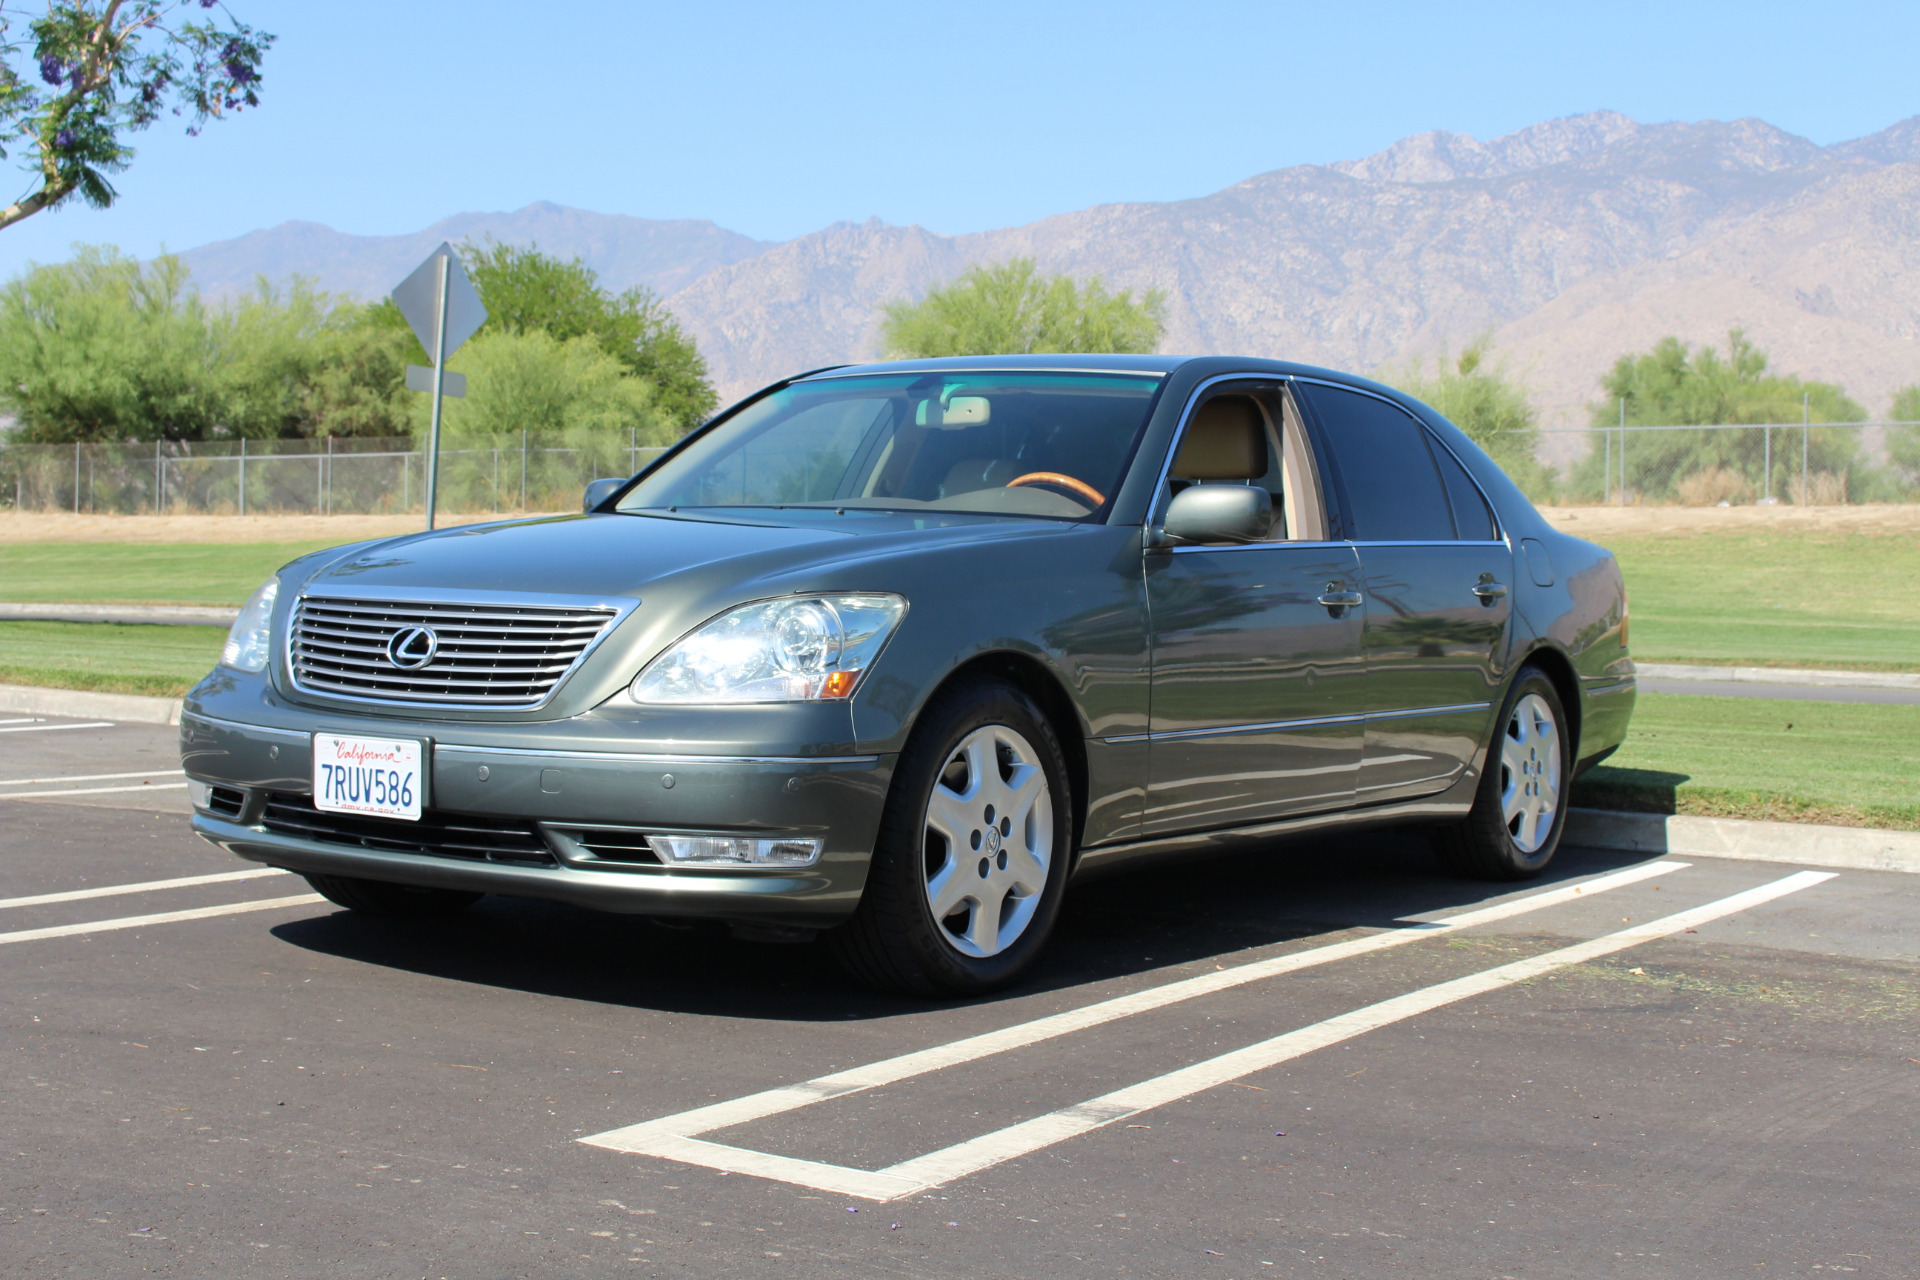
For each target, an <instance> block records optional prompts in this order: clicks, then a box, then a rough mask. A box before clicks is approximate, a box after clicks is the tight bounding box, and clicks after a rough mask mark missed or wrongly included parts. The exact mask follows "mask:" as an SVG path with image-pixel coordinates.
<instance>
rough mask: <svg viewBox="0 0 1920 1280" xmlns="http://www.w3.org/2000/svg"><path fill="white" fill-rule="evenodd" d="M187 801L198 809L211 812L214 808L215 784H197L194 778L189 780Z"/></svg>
mask: <svg viewBox="0 0 1920 1280" xmlns="http://www.w3.org/2000/svg"><path fill="white" fill-rule="evenodd" d="M187 799H189V800H191V801H192V802H193V807H194V808H196V809H200V810H203V811H207V810H211V809H212V808H213V784H212V783H210V782H195V781H194V780H193V779H192V778H188V779H187Z"/></svg>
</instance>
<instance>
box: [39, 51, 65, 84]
mask: <svg viewBox="0 0 1920 1280" xmlns="http://www.w3.org/2000/svg"><path fill="white" fill-rule="evenodd" d="M66 75H67V68H66V66H65V64H63V63H62V62H61V61H60V59H58V58H56V57H54V56H53V55H52V54H48V55H47V56H46V57H44V58H42V59H40V78H41V79H42V80H45V81H46V82H47V83H48V84H54V85H57V84H59V83H60V82H61V81H62V80H64V79H66Z"/></svg>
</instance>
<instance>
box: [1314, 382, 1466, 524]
mask: <svg viewBox="0 0 1920 1280" xmlns="http://www.w3.org/2000/svg"><path fill="white" fill-rule="evenodd" d="M1300 389H1301V390H1302V391H1304V392H1305V393H1306V396H1307V399H1308V401H1309V403H1310V404H1311V405H1312V406H1313V410H1314V413H1315V415H1316V416H1317V417H1318V418H1319V420H1320V425H1321V428H1322V434H1323V435H1324V436H1325V438H1326V443H1327V448H1328V450H1329V451H1330V452H1331V453H1332V454H1333V461H1334V465H1335V466H1336V467H1337V468H1338V469H1339V472H1340V482H1341V488H1342V489H1343V490H1344V491H1345V494H1346V517H1347V537H1349V538H1352V539H1354V540H1355V541H1358V542H1451V541H1453V539H1454V528H1453V512H1452V510H1451V509H1450V508H1449V507H1448V505H1447V495H1446V490H1445V488H1444V487H1443V486H1442V483H1441V480H1440V472H1439V469H1438V468H1436V467H1435V466H1434V462H1433V455H1432V454H1431V453H1430V452H1428V450H1427V441H1426V434H1427V433H1426V432H1425V431H1423V430H1421V428H1420V424H1419V423H1417V422H1415V421H1414V420H1413V418H1412V417H1411V416H1409V415H1408V414H1406V413H1404V412H1402V411H1401V410H1399V409H1397V408H1395V407H1394V406H1393V405H1391V404H1388V403H1387V402H1386V401H1385V400H1381V399H1378V398H1376V397H1374V396H1370V395H1363V394H1361V393H1360V392H1357V391H1345V390H1342V389H1340V388H1338V387H1327V386H1321V385H1317V384H1315V385H1307V386H1302V387H1301V388H1300Z"/></svg>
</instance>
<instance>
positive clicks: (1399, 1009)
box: [581, 871, 1835, 1201]
mask: <svg viewBox="0 0 1920 1280" xmlns="http://www.w3.org/2000/svg"><path fill="white" fill-rule="evenodd" d="M1834 875H1835V873H1834V872H1831V871H1797V872H1795V873H1794V874H1792V875H1790V876H1786V877H1784V878H1783V879H1780V880H1775V881H1773V882H1772V883H1770V884H1765V885H1761V886H1759V887H1757V888H1753V889H1748V890H1745V891H1744V892H1741V893H1736V894H1733V895H1731V896H1729V897H1725V898H1721V899H1719V900H1717V901H1715V902H1710V903H1707V904H1706V905H1704V906H1700V907H1694V908H1692V909H1690V910H1687V911H1681V912H1676V913H1675V914H1673V915H1670V916H1664V917H1662V918H1660V919H1658V920H1654V921H1650V922H1649V923H1647V924H1643V925H1637V926H1634V927H1633V928H1630V929H1622V930H1619V931H1618V932H1616V933H1610V934H1607V935H1605V936H1603V937H1599V938H1594V939H1591V940H1589V941H1587V942H1580V943H1575V944H1573V945H1572V946H1567V947H1561V948H1559V949H1557V950H1554V951H1549V952H1546V953H1544V954H1542V955H1538V956H1533V957H1531V958H1529V959H1526V960H1516V961H1514V962H1512V963H1510V964H1504V965H1499V966H1496V967H1495V968H1492V969H1486V970H1483V971H1481V972H1479V973H1475V974H1469V975H1467V976H1466V977H1464V978H1456V979H1453V980H1452V981H1450V982H1442V983H1438V984H1436V985H1434V986H1431V987H1425V988H1422V989H1421V990H1418V991H1411V992H1408V993H1406V994H1404V995H1399V996H1394V997H1391V998H1390V999H1387V1000H1382V1001H1379V1002H1378V1003H1375V1004H1371V1005H1367V1006H1365V1007H1364V1008H1360V1009H1355V1010H1352V1011H1350V1012H1348V1013H1343V1014H1340V1015H1338V1016H1336V1017H1332V1018H1328V1019H1326V1020H1325V1021H1323V1022H1317V1023H1314V1024H1313V1025H1311V1026H1307V1027H1301V1028H1298V1029H1297V1030H1294V1031H1289V1032H1286V1033H1285V1034H1283V1035H1279V1036H1275V1037H1273V1038H1272V1039H1270V1040H1263V1041H1261V1042H1259V1043H1258V1044H1252V1045H1248V1046H1247V1047H1246V1048H1243V1049H1237V1050H1234V1051H1233V1052H1231V1053H1224V1054H1221V1055H1219V1056H1218V1057H1215V1058H1210V1059H1207V1060H1206V1061H1204V1062H1198V1063H1195V1064H1193V1065H1192V1066H1189V1067H1183V1068H1181V1069H1180V1070H1177V1071H1172V1072H1168V1073H1167V1074H1165V1075H1162V1076H1157V1077H1155V1078H1153V1079H1151V1080H1145V1081H1142V1082H1140V1083H1138V1084H1134V1085H1129V1086H1127V1087H1126V1088H1124V1089H1119V1090H1116V1091H1114V1092H1112V1093H1108V1094H1103V1095H1102V1096H1100V1097H1098V1098H1092V1099H1089V1100H1088V1101H1086V1102H1082V1103H1079V1104H1077V1105H1075V1106H1071V1107H1066V1108H1063V1109H1061V1110H1058V1111H1054V1112H1050V1113H1048V1114H1047V1115H1043V1116H1037V1117H1035V1118H1034V1119H1032V1120H1027V1121H1023V1122H1021V1123H1020V1124H1016V1125H1010V1126H1008V1127H1007V1128H1005V1129H1001V1130H998V1131H996V1132H994V1133H989V1134H984V1135H982V1136H980V1137H978V1138H973V1139H969V1140H968V1141H966V1142H961V1143H957V1144H955V1145H954V1146H951V1147H946V1148H944V1149H942V1150H939V1151H934V1152H929V1153H928V1154H926V1155H923V1156H916V1157H914V1158H912V1159H910V1160H903V1161H901V1162H900V1163H898V1164H895V1165H890V1166H888V1167H887V1168H885V1169H853V1168H848V1167H845V1166H842V1165H829V1164H822V1163H820V1162H817V1161H811V1160H801V1159H796V1158H794V1157H791V1156H780V1155H774V1154H772V1153H770V1152H765V1151H752V1150H748V1149H746V1148H743V1147H731V1146H726V1145H723V1144H721V1143H716V1142H706V1141H704V1140H701V1139H699V1138H696V1137H694V1136H693V1134H692V1133H690V1132H688V1128H689V1126H688V1125H687V1124H686V1123H685V1121H686V1119H687V1118H689V1117H694V1116H700V1115H702V1114H703V1113H710V1112H712V1111H714V1110H716V1108H701V1109H699V1110H697V1111H692V1112H686V1113H683V1114H682V1115H681V1116H669V1117H666V1119H665V1120H663V1121H655V1122H652V1124H650V1125H635V1126H632V1127H631V1128H629V1129H625V1130H614V1131H612V1132H610V1133H606V1134H596V1135H595V1136H594V1137H592V1138H583V1139H581V1141H583V1142H589V1143H592V1144H593V1145H596V1146H605V1147H611V1148H613V1149H615V1150H621V1151H632V1152H635V1153H636V1154H643V1155H653V1156H658V1157H661V1158H663V1159H668V1160H677V1161H680V1162H682V1163H686V1164H697V1165H704V1166H706V1167H708V1168H713V1169H720V1170H723V1171H725V1172H728V1173H744V1174H750V1175H753V1176H757V1177H762V1178H768V1179H771V1180H774V1181H779V1182H788V1183H793V1184H796V1185H799V1186H804V1187H809V1188H813V1189H815V1190H821V1191H829V1192H834V1193H838V1194H842V1195H849V1196H857V1197H860V1198H862V1199H867V1200H882V1201H884V1200H897V1199H900V1198H901V1197H903V1196H909V1195H914V1194H917V1193H919V1192H923V1191H928V1190H931V1189H932V1188H934V1187H938V1186H941V1185H944V1184H945V1183H948V1182H952V1181H954V1180H955V1179H958V1178H963V1177H966V1176H967V1175H969V1174H973V1173H978V1172H980V1171H982V1170H984V1169H989V1168H992V1167H993V1166H994V1165H997V1164H1002V1163H1004V1162H1006V1161H1008V1160H1012V1159H1016V1158H1017V1157H1019V1156H1023V1155H1026V1154H1029V1153H1031V1152H1034V1151H1038V1150H1040V1149H1041V1148H1043V1147H1049V1146H1052V1145H1054V1144H1055V1143H1058V1142H1063V1141H1065V1140H1066V1139H1068V1138H1072V1137H1076V1136H1078V1135H1080V1134H1083V1133H1087V1132H1090V1131H1091V1130H1094V1129H1098V1128H1102V1127H1104V1126H1106V1125H1109V1124H1113V1123H1115V1122H1116V1121H1119V1120H1124V1119H1126V1118H1127V1117H1129V1116H1135V1115H1139V1114H1140V1113H1141V1112H1143V1111H1148V1110H1151V1109H1152V1108H1154V1107H1160V1106H1165V1105H1166V1104H1167V1103H1170V1102H1175V1101H1178V1100H1179V1099H1181V1098H1186V1097H1191V1096H1192V1095H1193V1094H1196V1093H1200V1092H1202V1091H1204V1090H1207V1089H1211V1088H1214V1087H1216V1086H1218V1085H1222V1084H1227V1083H1229V1082H1231V1081H1233V1080H1236V1079H1238V1078H1239V1077H1241V1076H1244V1075H1249V1074H1251V1073H1253V1072H1255V1071H1261V1070H1265V1069H1267V1068H1269V1067H1273V1066H1277V1065H1279V1064H1280V1063H1282V1062H1286V1061H1289V1060H1291V1059H1293V1058H1298V1057H1302V1056H1304V1055H1306V1054H1309V1053H1312V1052H1314V1051H1315V1050H1318V1049H1324V1048H1326V1047H1327V1046H1329V1045H1334V1044H1338V1043H1340V1042H1341V1041H1343V1040H1350V1039H1352V1038H1353V1037H1355V1036H1358V1035H1363V1034H1365V1033H1366V1032H1368V1031H1373V1030H1377V1029H1379V1028H1380V1027H1384V1026H1388V1025H1390V1024H1392V1023H1395V1022H1401V1021H1404V1020H1406V1019H1407V1018H1411V1017H1415V1016H1417V1015H1419V1014H1422V1013H1427V1012H1431V1011H1432V1010H1434V1009H1437V1008H1440V1007H1442V1006H1444V1005H1448V1004H1453V1003H1456V1002H1458V1001H1461V1000H1466V999H1469V998H1471V997H1473V996H1477V995H1485V994H1487V993H1489V992H1493V991H1498V990H1500V989H1502V988H1504V987H1507V986H1510V985H1512V984H1513V983H1516V982H1524V981H1527V980H1528V979H1530V978H1536V977H1539V976H1541V975H1542V974H1546V973H1550V972H1552V971H1553V970H1555V969H1561V968H1565V967H1567V966H1569V965H1575V964H1581V963H1584V962H1586V961H1588V960H1593V959H1597V958H1599V957H1601V956H1605V955H1611V954H1613V953H1614V952H1617V951H1624V950H1626V949H1627V948H1629V947H1634V946H1638V945H1640V944H1641V943H1644V942H1650V941H1653V940H1655V939H1658V938H1663V937H1667V936H1669V935H1671V934H1675V933H1679V932H1681V931H1682V930H1685V929H1691V928H1697V927H1698V926H1700V925H1702V924H1706V923H1708V922H1710V921H1713V920H1718V919H1721V918H1722V917H1725V916H1730V915H1733V914H1735V913H1737V912H1740V911H1744V910H1746V909H1748V908H1750V907H1755V906H1759V905H1760V904H1762V903H1766V902H1771V901H1773V900H1774V899H1776V898H1780V897H1784V896H1786V895H1787V894H1790V893H1797V892H1798V891H1800V890H1801V889H1806V888H1810V887H1811V886H1813V885H1816V884H1820V883H1823V882H1824V881H1827V880H1831V879H1833V878H1834ZM1420 936H1423V937H1424V936H1429V934H1428V933H1426V932H1423V933H1422V934H1421V935H1420ZM830 1079H833V1077H823V1079H822V1080H821V1081H817V1082H812V1083H813V1084H815V1085H818V1084H823V1083H825V1081H826V1080H830ZM775 1092H786V1093H788V1094H800V1093H802V1092H813V1094H814V1096H812V1097H810V1098H809V1099H808V1100H809V1101H818V1100H820V1097H822V1096H833V1095H824V1094H820V1093H819V1092H818V1091H817V1090H815V1091H809V1090H808V1089H807V1086H800V1087H799V1088H796V1089H791V1090H785V1091H775ZM757 1096H764V1095H757ZM741 1101H743V1102H744V1101H748V1100H747V1099H742V1100H741ZM721 1105H722V1107H724V1106H725V1105H726V1104H721ZM794 1105H805V1104H804V1103H801V1102H796V1103H795V1104H794ZM787 1109H790V1108H785V1107H783V1108H781V1110H787ZM727 1123H740V1121H738V1120H732V1121H728V1122H727ZM720 1127H722V1126H721V1125H715V1124H703V1125H701V1127H700V1128H699V1129H696V1130H694V1131H693V1132H704V1131H707V1130H709V1129H714V1128H720ZM642 1130H645V1131H648V1132H645V1133H640V1132H637V1131H642Z"/></svg>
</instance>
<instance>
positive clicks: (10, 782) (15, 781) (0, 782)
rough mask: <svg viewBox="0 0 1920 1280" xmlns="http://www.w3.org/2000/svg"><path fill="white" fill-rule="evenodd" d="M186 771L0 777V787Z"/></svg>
mask: <svg viewBox="0 0 1920 1280" xmlns="http://www.w3.org/2000/svg"><path fill="white" fill-rule="evenodd" d="M0 723H5V722H4V721H0ZM185 772H186V770H185V769H139V770H136V771H135V772H133V773H70V774H67V775H65V776H63V777H46V778H0V787H34V786H40V785H43V784H45V783H49V782H107V781H111V780H113V779H115V778H171V777H173V776H174V775H175V774H177V773H185Z"/></svg>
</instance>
